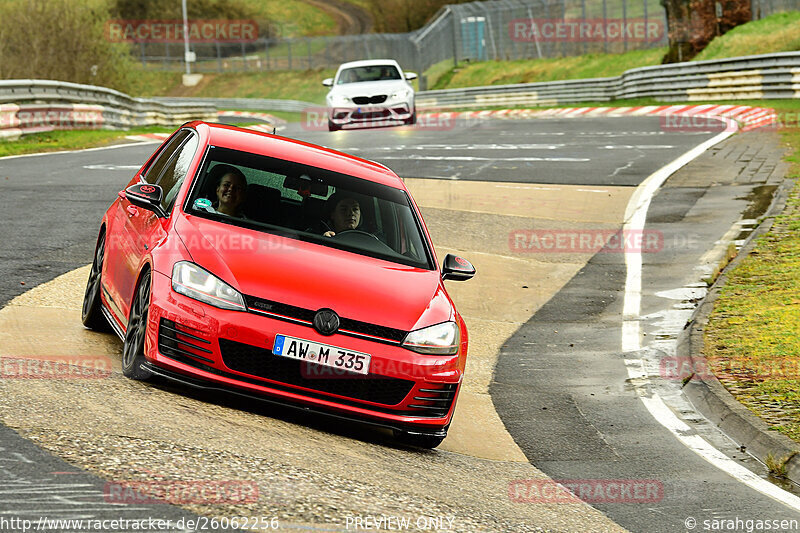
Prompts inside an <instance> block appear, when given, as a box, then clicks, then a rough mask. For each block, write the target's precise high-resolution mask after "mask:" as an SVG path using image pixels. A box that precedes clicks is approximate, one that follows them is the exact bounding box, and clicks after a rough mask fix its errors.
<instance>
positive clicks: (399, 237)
mask: <svg viewBox="0 0 800 533" xmlns="http://www.w3.org/2000/svg"><path fill="white" fill-rule="evenodd" d="M210 153H211V155H212V157H209V158H207V160H206V163H205V165H204V168H202V169H201V170H200V172H199V173H198V177H197V179H196V180H195V184H194V188H193V192H192V193H190V195H189V198H188V201H187V203H186V211H187V212H189V213H191V214H195V215H199V216H209V217H211V218H215V219H218V220H221V221H224V222H227V223H233V224H235V225H241V226H252V225H253V224H254V223H255V224H258V225H259V226H260V227H259V228H258V229H260V230H262V231H269V229H270V228H272V229H274V230H279V232H280V233H281V234H282V235H286V230H290V232H291V234H292V236H294V237H295V238H299V239H301V240H311V241H314V242H321V243H324V244H326V245H329V246H334V247H342V248H345V249H352V250H353V251H357V252H358V253H364V254H365V255H372V256H376V257H381V258H385V259H389V260H392V261H396V262H400V263H406V264H410V265H413V266H418V267H421V268H426V269H427V268H431V266H430V265H431V261H432V257H431V253H430V251H429V250H428V249H427V247H426V246H425V244H424V238H423V237H422V234H421V228H420V223H419V221H418V220H417V218H416V216H415V215H414V214H413V212H412V210H411V208H410V204H409V200H408V197H407V195H406V194H405V193H404V192H403V191H401V190H398V189H394V188H392V187H387V186H383V185H380V184H377V183H374V182H371V181H368V180H363V179H359V178H355V177H353V176H345V175H342V174H338V173H335V172H331V171H328V170H324V169H316V168H313V167H308V166H304V165H300V164H297V163H292V162H287V161H282V160H277V159H273V158H268V157H265V156H255V155H253V154H245V153H243V152H236V151H234V150H228V149H222V148H214V149H212V150H211V152H210ZM220 164H225V165H233V166H235V167H236V168H238V169H239V170H241V171H242V173H243V174H244V176H245V178H246V180H247V191H246V194H245V198H244V200H243V205H242V212H243V213H244V215H245V216H246V217H247V218H246V219H237V218H236V217H228V216H226V215H222V214H217V213H209V212H208V211H205V210H203V209H200V208H198V205H200V204H199V203H197V202H198V199H204V201H205V205H207V204H208V203H209V202H211V204H212V205H216V202H217V198H216V188H217V185H218V183H219V180H220V179H221V178H222V176H221V175H220V172H219V170H218V169H216V167H217V166H218V165H220ZM215 169H216V170H215ZM265 169H269V170H265ZM336 192H340V193H341V192H346V193H347V195H348V196H350V197H353V198H356V199H357V200H358V202H359V206H360V210H361V223H360V224H359V226H358V227H357V229H356V230H350V231H347V232H341V233H340V234H339V235H336V236H335V238H331V237H322V233H324V230H325V229H327V228H328V227H329V221H328V217H329V214H330V210H331V206H330V205H327V204H329V203H330V202H328V199H329V198H330V197H331V196H332V195H333V194H334V193H336Z"/></svg>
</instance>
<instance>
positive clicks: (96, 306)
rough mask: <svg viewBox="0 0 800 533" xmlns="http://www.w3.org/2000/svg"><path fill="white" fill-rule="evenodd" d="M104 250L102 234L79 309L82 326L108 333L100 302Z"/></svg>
mask: <svg viewBox="0 0 800 533" xmlns="http://www.w3.org/2000/svg"><path fill="white" fill-rule="evenodd" d="M105 250H106V234H105V232H103V234H102V235H100V239H98V241H97V247H96V248H95V250H94V260H93V261H92V269H91V270H90V271H89V280H88V281H87V282H86V291H85V293H84V295H83V307H82V309H81V321H82V322H83V325H84V326H86V327H87V328H89V329H93V330H95V331H108V329H109V324H108V321H107V320H106V317H104V316H103V310H102V305H103V303H102V302H101V301H100V293H101V291H102V281H103V280H102V273H103V261H104V259H105Z"/></svg>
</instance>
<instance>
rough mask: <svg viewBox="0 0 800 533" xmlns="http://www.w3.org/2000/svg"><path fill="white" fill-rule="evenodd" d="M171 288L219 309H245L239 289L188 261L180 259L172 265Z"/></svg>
mask: <svg viewBox="0 0 800 533" xmlns="http://www.w3.org/2000/svg"><path fill="white" fill-rule="evenodd" d="M172 290H173V291H175V292H177V293H180V294H183V295H184V296H188V297H189V298H193V299H195V300H199V301H201V302H204V303H207V304H208V305H213V306H214V307H219V308H220V309H232V310H234V311H245V310H246V307H245V305H244V298H243V297H242V295H241V293H240V292H239V291H237V290H236V289H234V288H233V287H231V286H230V285H228V284H227V283H225V282H224V281H222V280H221V279H219V278H218V277H216V276H215V275H213V274H211V273H210V272H207V271H206V270H204V269H202V268H200V267H199V266H198V265H195V264H194V263H190V262H188V261H180V262H178V263H175V266H174V267H172Z"/></svg>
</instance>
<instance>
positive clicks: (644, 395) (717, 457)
mask: <svg viewBox="0 0 800 533" xmlns="http://www.w3.org/2000/svg"><path fill="white" fill-rule="evenodd" d="M628 362H629V360H626V365H627V368H628V375H629V376H630V377H631V378H634V377H635V378H637V379H638V380H639V382H640V383H642V382H648V379H647V377H646V376H647V371H646V369H645V366H644V362H643V361H642V360H641V359H637V360H634V361H633V362H634V363H635V364H628ZM637 365H638V366H637ZM635 389H636V392H637V394H638V395H639V399H640V400H641V401H642V403H644V405H645V407H647V410H648V411H650V414H652V415H653V416H654V417H655V418H656V419H657V420H658V421H659V422H660V423H661V425H662V426H664V427H665V428H667V429H668V430H669V431H670V432H671V433H672V434H673V435H675V437H677V438H678V440H680V441H681V442H682V443H683V444H684V445H685V446H686V447H688V448H689V449H690V450H692V451H693V452H695V453H696V454H698V455H699V456H700V457H702V458H703V459H705V460H706V461H708V462H709V463H711V464H712V465H714V466H716V467H717V468H720V469H722V470H724V471H725V472H726V473H727V474H729V475H731V476H732V477H734V478H736V479H737V480H739V481H741V482H742V483H745V484H747V485H748V486H750V487H751V488H753V489H755V490H757V491H758V492H760V493H762V494H765V495H767V496H769V497H771V498H774V499H775V500H777V501H779V502H781V503H783V504H785V505H788V506H789V507H792V508H794V509H800V498H798V497H797V496H795V495H794V494H792V493H790V492H786V491H785V490H783V489H781V488H779V487H778V486H777V485H774V484H772V483H770V482H769V481H767V480H766V479H762V478H760V477H759V476H758V475H756V474H754V473H753V472H751V471H750V470H748V469H747V468H745V467H744V466H742V465H741V464H739V463H737V462H736V461H734V460H733V459H731V458H730V457H728V456H727V455H725V454H724V453H722V452H721V451H719V450H717V449H716V448H714V447H713V446H712V445H711V444H709V443H708V441H706V440H705V439H704V438H702V437H701V436H700V435H697V434H696V433H695V434H693V433H694V431H693V429H692V428H691V427H690V426H688V425H687V424H686V423H685V422H683V421H682V420H680V419H679V418H678V417H677V416H676V415H675V413H673V412H672V410H671V409H670V408H669V407H668V406H667V405H666V404H665V403H664V401H663V400H662V399H661V397H660V396H659V395H658V394H656V393H652V394H649V393H648V392H647V391H646V389H645V387H642V386H641V385H640V386H636V387H635Z"/></svg>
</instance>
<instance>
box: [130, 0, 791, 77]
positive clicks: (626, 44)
mask: <svg viewBox="0 0 800 533" xmlns="http://www.w3.org/2000/svg"><path fill="white" fill-rule="evenodd" d="M752 2H753V18H754V19H757V18H763V17H765V16H767V15H770V14H772V13H774V12H780V11H788V10H798V9H800V0H752ZM720 6H721V4H720ZM666 45H667V23H666V17H665V12H664V8H663V7H662V6H661V5H660V4H659V0H491V1H486V2H471V3H465V4H455V5H448V6H445V7H444V8H442V9H441V10H440V11H439V12H438V13H437V15H436V16H435V17H434V18H433V20H432V21H431V22H429V23H428V24H427V25H426V26H424V27H423V28H421V29H419V30H417V31H414V32H411V33H397V34H364V35H346V36H330V37H307V38H294V39H257V40H253V41H249V42H235V43H230V42H211V43H207V42H203V43H192V51H193V52H194V53H195V55H196V61H195V63H194V64H193V66H192V70H193V71H194V72H226V71H238V72H241V71H269V70H306V69H333V68H336V67H337V66H338V65H339V64H341V63H344V62H346V61H354V60H359V59H377V58H392V59H396V60H397V61H398V62H399V63H400V65H401V66H402V67H403V68H404V69H406V70H412V71H417V72H418V73H419V74H420V75H421V76H420V89H421V90H424V89H426V88H427V86H426V79H425V76H424V74H425V72H426V71H427V70H428V69H430V68H431V67H434V66H442V67H445V68H449V67H451V66H453V65H457V64H458V62H461V61H481V60H513V59H530V58H544V57H563V56H573V55H583V54H588V53H620V52H625V51H629V50H636V49H647V48H654V47H662V46H666ZM133 46H134V53H137V52H136V49H137V48H138V53H137V55H138V57H139V58H140V60H141V62H142V64H143V66H145V67H146V68H155V69H163V70H182V69H184V68H185V63H184V48H183V43H180V42H178V43H175V42H172V43H152V42H150V43H144V42H142V43H137V44H134V45H133Z"/></svg>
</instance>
